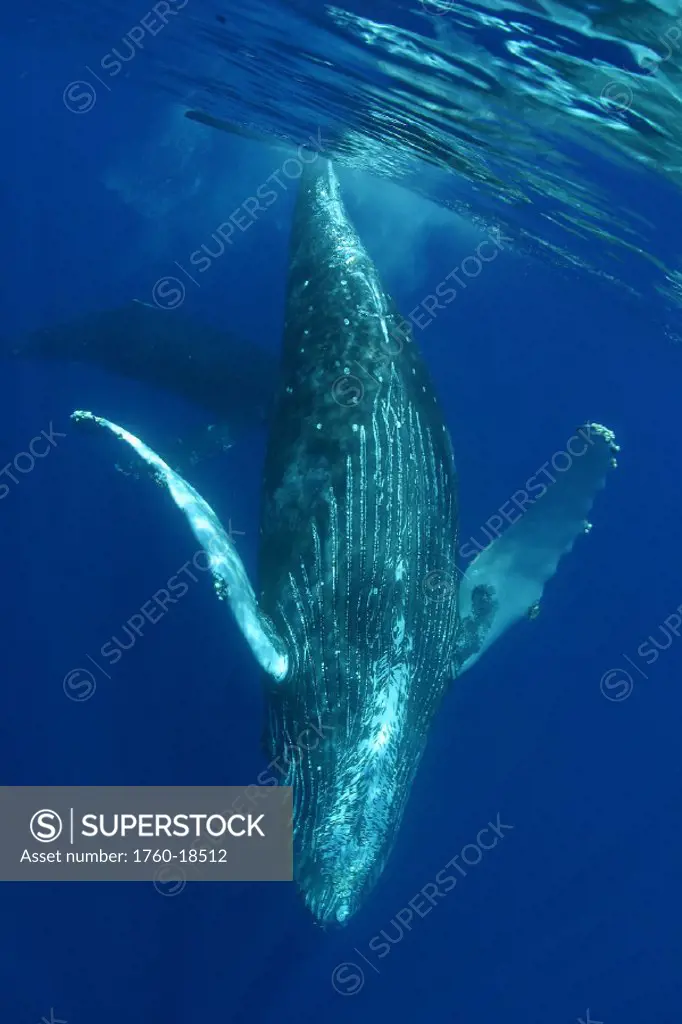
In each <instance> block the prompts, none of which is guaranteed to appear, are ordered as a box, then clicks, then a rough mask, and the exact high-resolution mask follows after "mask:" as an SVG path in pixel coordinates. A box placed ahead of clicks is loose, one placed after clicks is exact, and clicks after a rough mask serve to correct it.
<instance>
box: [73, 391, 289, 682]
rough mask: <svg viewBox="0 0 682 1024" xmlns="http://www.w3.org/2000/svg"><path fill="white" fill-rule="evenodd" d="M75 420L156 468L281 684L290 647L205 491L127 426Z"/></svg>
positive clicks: (80, 415)
mask: <svg viewBox="0 0 682 1024" xmlns="http://www.w3.org/2000/svg"><path fill="white" fill-rule="evenodd" d="M72 419H74V420H75V421H76V422H78V423H81V424H93V425H94V426H97V427H105V428H106V429H107V430H110V431H111V432H112V434H114V435H115V436H116V437H118V438H119V439H120V440H121V441H125V442H126V443H127V444H129V445H130V447H131V448H133V449H134V451H135V452H136V453H137V455H138V456H139V457H140V459H141V460H142V461H143V462H144V463H146V465H147V466H148V467H149V468H150V469H151V470H152V471H153V473H154V475H155V477H156V479H157V480H158V481H159V483H161V484H163V485H164V486H165V487H167V488H168V491H169V493H170V496H171V498H172V499H173V501H174V502H175V504H176V505H177V506H178V508H179V509H180V510H181V512H183V513H184V516H185V518H186V520H187V522H188V523H189V526H190V528H191V530H192V533H193V534H194V536H195V537H196V539H197V540H198V542H199V543H200V544H201V546H202V548H203V549H204V551H205V552H206V554H207V555H208V559H209V566H210V569H211V571H212V573H213V577H214V579H215V581H216V590H217V591H218V595H219V596H220V597H226V598H227V602H228V604H229V606H230V609H231V610H232V613H233V614H234V617H235V619H236V620H237V624H238V626H239V628H240V629H241V631H242V633H243V634H244V637H245V639H246V642H247V643H248V645H249V647H250V648H251V650H252V652H253V654H254V656H255V657H256V659H257V661H258V663H259V664H260V665H261V666H262V668H264V669H265V671H266V672H267V673H268V674H269V675H271V676H272V677H273V678H274V679H275V680H276V681H278V682H281V681H282V680H283V679H284V678H285V676H286V674H287V669H288V658H287V652H286V647H285V645H284V643H283V642H282V640H281V639H280V637H278V636H277V634H276V632H275V629H274V627H273V626H272V624H271V622H270V621H269V619H268V618H267V616H266V615H264V614H263V612H261V610H260V609H259V607H258V602H257V601H256V595H255V593H254V591H253V587H252V586H251V583H250V581H249V577H248V575H247V573H246V569H245V568H244V564H243V562H242V560H241V558H240V557H239V555H238V554H237V549H236V548H235V546H234V543H233V541H232V539H231V538H230V536H229V534H228V532H227V531H226V530H225V529H224V528H223V526H222V525H221V523H220V520H219V519H218V516H217V515H216V514H215V512H214V511H213V509H212V508H211V506H210V505H209V504H208V502H206V501H204V499H203V498H202V497H201V495H200V494H198V493H197V491H195V490H194V488H193V487H192V486H191V485H190V484H188V483H187V481H186V480H183V478H182V477H181V476H180V475H179V474H178V473H176V472H174V470H172V469H171V468H170V466H168V465H167V464H166V463H165V462H164V461H163V459H162V458H160V457H159V456H158V455H157V454H156V453H155V452H153V451H152V450H151V448H148V447H147V445H146V444H144V442H143V441H140V440H139V438H137V437H135V435H134V434H131V433H129V431H127V430H124V429H123V427H119V426H118V425H117V424H116V423H112V422H111V420H107V419H104V418H103V417H101V416H94V415H93V414H92V413H91V412H83V411H80V410H79V411H77V412H74V413H73V414H72Z"/></svg>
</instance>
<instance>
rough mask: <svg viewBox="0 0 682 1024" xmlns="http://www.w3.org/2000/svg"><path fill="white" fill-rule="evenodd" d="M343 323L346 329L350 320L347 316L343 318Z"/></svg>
mask: <svg viewBox="0 0 682 1024" xmlns="http://www.w3.org/2000/svg"><path fill="white" fill-rule="evenodd" d="M343 322H344V325H345V326H346V327H348V325H349V324H350V320H349V319H348V317H347V316H345V317H344V318H343Z"/></svg>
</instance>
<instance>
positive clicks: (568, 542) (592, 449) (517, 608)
mask: <svg viewBox="0 0 682 1024" xmlns="http://www.w3.org/2000/svg"><path fill="white" fill-rule="evenodd" d="M618 451H619V448H618V446H617V445H616V439H615V435H614V434H613V431H611V430H609V429H608V428H607V427H604V426H602V425H601V424H599V423H587V424H585V425H584V426H582V427H580V428H579V430H577V431H576V433H575V434H574V435H573V436H572V437H571V438H569V441H568V443H567V445H566V446H565V447H564V448H563V449H561V450H560V452H558V453H555V455H554V456H553V457H552V460H551V461H550V462H547V463H546V464H545V466H546V467H548V469H547V473H546V474H545V473H536V474H534V476H533V477H531V478H530V479H529V481H528V483H529V484H530V481H531V480H533V481H535V483H534V485H533V486H534V488H538V485H539V484H540V483H542V485H543V486H544V488H545V490H544V492H542V491H540V493H539V494H537V496H535V497H534V498H533V502H532V504H525V507H524V508H523V509H522V508H521V507H520V505H517V507H515V508H514V511H513V512H510V513H509V515H508V519H509V522H510V523H511V524H512V525H510V526H506V528H503V529H502V532H501V533H500V536H499V537H498V538H497V539H496V540H495V541H493V543H492V544H490V545H489V547H487V548H486V549H485V550H483V551H481V552H480V554H478V555H477V556H476V558H475V559H474V560H473V561H472V562H471V564H470V566H469V568H468V569H467V571H466V574H465V576H464V578H463V580H462V584H461V586H460V616H461V618H462V620H465V619H467V618H468V617H469V616H470V615H471V614H472V599H471V595H472V592H473V591H474V589H475V588H476V587H478V586H486V587H490V588H491V589H492V593H493V597H494V602H495V606H496V607H495V613H494V616H493V619H492V622H491V625H490V628H489V630H488V632H487V633H486V636H485V639H484V642H483V644H482V646H481V648H480V650H479V651H478V652H477V653H476V654H475V655H474V656H472V657H471V658H470V659H468V661H467V662H465V664H464V666H463V668H468V667H470V665H471V664H473V663H474V661H476V660H477V659H478V658H479V657H480V655H481V654H482V653H483V651H484V650H485V649H486V648H487V647H489V646H490V644H492V643H493V641H494V640H495V639H496V638H497V637H498V636H500V635H501V634H502V633H503V632H504V631H505V630H506V629H507V628H508V627H509V626H511V625H512V623H514V622H516V621H518V620H519V619H520V618H523V617H527V616H528V612H529V610H530V609H534V608H536V606H537V603H538V602H539V600H540V598H541V597H542V592H543V589H544V585H545V583H546V582H547V580H549V579H550V578H551V577H552V576H553V575H554V573H555V572H556V568H557V566H558V564H559V561H560V559H561V558H562V556H563V555H565V554H566V553H567V552H568V551H570V550H571V548H572V547H573V544H574V542H575V539H576V537H578V536H580V534H583V533H587V532H588V531H589V530H590V528H591V524H590V523H589V521H588V518H587V517H588V514H589V512H590V509H591V508H592V505H593V503H594V499H595V496H596V494H597V493H598V491H599V490H600V489H601V488H602V487H603V486H604V484H605V481H606V476H607V474H608V472H609V470H610V469H611V468H612V467H614V466H615V465H616V459H615V456H616V453H617V452H618ZM559 455H561V458H559ZM556 467H558V468H556ZM543 469H544V467H543ZM538 489H539V488H538ZM517 493H518V492H517ZM524 493H525V492H524ZM529 497H530V495H529ZM510 504H511V503H509V502H508V503H506V505H505V507H509V505H510ZM516 515H518V518H515V516H516ZM500 518H501V517H500Z"/></svg>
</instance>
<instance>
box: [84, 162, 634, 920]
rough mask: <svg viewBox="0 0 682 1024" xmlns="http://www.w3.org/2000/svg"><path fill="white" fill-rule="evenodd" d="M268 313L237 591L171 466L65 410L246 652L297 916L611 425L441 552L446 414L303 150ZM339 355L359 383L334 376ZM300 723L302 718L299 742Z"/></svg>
mask: <svg viewBox="0 0 682 1024" xmlns="http://www.w3.org/2000/svg"><path fill="white" fill-rule="evenodd" d="M285 316H286V320H285V327H284V341H283V352H282V363H281V370H280V374H279V379H278V384H277V395H276V401H275V408H274V412H273V416H272V419H271V423H270V429H269V437H268V445H267V454H266V463H265V472H264V478H263V490H262V502H261V509H262V511H261V524H260V551H259V580H258V587H257V590H256V589H255V588H254V586H253V585H252V583H251V581H250V580H249V577H248V575H247V572H246V570H245V568H244V565H243V563H242V561H241V559H240V557H239V555H238V553H237V551H236V548H235V546H234V544H233V542H232V540H231V538H230V536H229V532H228V531H227V530H225V529H224V527H223V526H222V525H221V523H220V521H219V519H218V517H217V515H216V514H215V512H214V511H213V509H212V508H211V507H210V506H209V505H208V503H207V502H206V501H205V500H204V499H203V498H202V497H201V495H200V494H199V493H198V492H197V491H196V490H195V489H194V487H193V486H192V485H191V484H190V483H189V482H188V481H187V480H186V479H184V478H183V477H181V476H180V475H179V474H178V473H177V472H175V471H174V470H173V469H172V468H171V467H170V466H169V465H168V464H167V463H166V462H165V461H164V460H163V459H162V458H161V457H160V456H159V455H158V454H157V453H156V452H154V451H153V450H152V449H151V448H150V447H149V446H148V445H146V444H145V443H144V441H142V440H141V439H140V438H138V437H136V436H135V435H133V434H131V433H130V432H129V431H128V430H126V429H125V428H124V427H122V426H119V425H118V424H116V423H114V422H112V421H111V420H108V419H105V418H103V417H101V416H97V415H95V414H94V413H92V412H87V411H83V410H80V411H77V412H75V413H73V417H74V419H75V420H76V421H77V422H79V423H82V424H85V425H90V426H94V427H96V428H103V429H104V430H105V431H110V432H111V433H113V434H114V435H115V436H116V437H117V438H118V439H119V440H120V441H122V442H123V443H124V444H127V445H129V446H130V447H131V448H132V449H133V450H134V451H135V453H136V454H137V456H138V457H139V459H140V460H142V463H143V464H145V465H146V466H147V467H149V469H150V470H151V472H152V473H153V475H154V476H155V477H156V479H157V480H158V481H159V482H160V483H161V484H162V485H163V487H164V488H165V489H167V491H168V493H169V494H170V497H171V498H172V500H173V501H174V503H175V505H176V506H177V507H178V508H179V509H180V510H181V511H182V513H183V514H184V516H185V518H186V520H187V523H188V525H189V526H190V528H191V529H192V531H193V533H194V535H195V537H196V538H197V540H198V541H199V543H200V544H201V545H202V546H203V548H204V549H205V550H206V552H207V554H208V557H209V560H210V566H211V570H212V572H213V575H214V578H215V581H216V589H217V590H218V593H219V596H221V597H223V598H225V599H226V602H227V604H228V605H229V607H230V609H231V611H232V613H233V614H234V617H235V619H236V621H237V623H238V626H239V628H240V630H241V632H242V634H243V636H244V638H245V640H246V642H247V644H248V645H249V646H250V648H251V650H252V652H253V655H254V657H255V658H256V660H257V662H258V664H259V665H260V666H261V668H262V670H263V676H264V692H265V723H264V739H265V748H266V751H267V754H268V756H271V757H273V758H275V759H276V760H277V761H278V762H279V763H280V764H281V765H282V767H281V773H280V774H281V779H280V781H281V782H282V783H283V784H285V785H291V786H292V787H293V794H294V873H295V879H296V882H297V884H298V887H299V889H300V891H301V893H302V896H303V899H304V901H305V904H306V905H307V907H308V908H309V910H310V911H311V912H312V914H313V915H314V917H315V919H316V920H317V921H318V922H319V923H321V924H323V925H326V924H334V925H337V924H344V923H346V922H347V921H348V920H349V918H351V916H352V915H353V914H355V913H356V912H357V911H358V909H359V907H360V906H361V905H362V904H363V902H364V901H365V900H366V898H367V896H368V894H369V893H370V891H371V889H372V888H373V886H374V885H375V884H376V882H377V880H378V878H379V876H380V875H381V872H382V870H383V869H384V866H385V865H386V862H387V859H388V857H389V855H390V853H391V850H392V848H393V846H394V843H395V841H396V835H397V833H398V829H399V825H400V822H401V818H402V816H403V813H404V810H405V806H406V802H407V800H408V796H409V792H410V788H411V784H412V781H413V779H414V777H415V773H416V771H417V768H418V765H419V762H420V759H421V757H422V754H423V752H424V749H425V744H426V742H427V738H428V733H429V727H430V725H431V723H432V721H433V719H434V716H435V715H436V713H437V712H438V710H439V707H440V705H441V703H442V701H443V699H444V696H445V694H446V691H447V690H448V688H449V686H450V683H451V682H452V680H453V679H455V678H457V677H458V676H459V675H461V673H462V672H463V671H465V670H466V669H468V668H470V667H471V665H473V664H474V663H475V662H476V661H477V659H478V658H479V657H480V655H481V654H482V653H483V652H484V650H485V649H486V648H487V647H488V646H489V645H490V644H491V643H492V642H493V641H494V640H495V639H496V638H497V637H498V636H499V635H501V634H502V633H503V632H504V631H505V630H506V629H507V628H508V627H509V626H510V625H511V624H512V623H513V622H515V621H517V620H519V619H521V618H522V617H524V616H526V615H528V614H531V615H534V613H535V610H536V609H537V602H538V601H539V599H540V597H541V595H542V592H543V588H544V586H545V583H546V582H547V580H548V579H549V578H550V577H551V576H552V575H553V574H554V571H555V569H556V567H557V564H558V562H559V560H560V558H561V557H562V555H563V554H564V553H565V552H567V551H569V550H570V548H571V547H572V546H573V543H574V541H575V539H576V538H577V537H578V536H579V535H580V534H581V533H583V532H586V530H587V528H588V526H589V524H587V521H586V516H587V514H588V512H589V510H590V508H591V506H592V503H593V499H594V497H595V494H596V492H597V491H598V490H599V489H600V488H601V487H602V486H603V484H604V481H605V478H606V476H607V474H608V472H609V469H610V467H611V466H612V465H615V458H614V453H615V451H617V446H616V445H615V439H614V435H613V434H612V432H611V431H610V430H608V429H607V428H605V427H603V426H601V425H599V424H593V423H587V424H585V426H584V427H583V428H582V431H581V432H580V433H579V435H576V436H577V437H578V436H579V437H580V438H581V439H582V440H579V442H578V443H579V445H580V448H581V450H580V453H579V454H578V452H577V451H576V450H575V449H574V448H571V451H572V453H573V455H574V456H575V457H574V458H573V459H572V462H571V465H570V467H569V468H567V469H566V471H565V472H562V473H561V474H557V477H556V479H555V482H554V483H553V484H552V485H551V486H548V487H547V488H546V493H544V494H543V496H542V497H541V498H538V500H536V501H535V503H533V504H531V505H530V507H529V508H527V509H526V510H525V513H524V514H523V515H522V516H521V517H520V518H519V519H518V520H517V521H516V522H515V523H514V524H513V525H511V526H509V528H508V529H507V530H506V531H505V532H503V533H502V534H501V535H500V536H499V537H498V539H496V540H495V541H494V542H493V543H492V544H490V545H489V546H488V547H487V548H485V549H484V550H483V551H481V552H480V553H479V554H478V556H477V557H476V558H475V559H474V560H473V561H472V562H471V564H470V565H469V566H468V567H467V568H466V571H465V572H464V571H460V570H459V569H458V567H457V562H456V549H457V525H458V489H457V477H456V472H455V463H454V457H453V450H452V445H451V441H450V436H449V433H448V429H447V426H446V424H445V422H444V419H443V415H442V413H441V410H440V407H439V404H438V401H437V399H436V396H435V393H434V388H433V386H432V383H431V380H430V378H429V374H428V370H427V367H426V365H425V363H424V362H423V360H422V357H421V355H420V352H419V350H418V346H417V344H416V342H415V340H414V339H413V337H412V335H411V332H410V329H409V327H408V326H406V324H405V321H404V320H403V319H402V318H401V316H400V314H399V312H398V310H397V308H396V307H395V305H394V303H393V301H392V300H391V299H390V297H389V296H388V295H387V294H386V292H385V291H384V289H383V287H382V285H381V282H380V279H379V276H378V273H377V270H376V268H375V266H374V264H373V262H372V260H371V259H370V257H369V255H368V253H367V252H366V250H365V248H364V246H363V244H362V242H361V240H360V238H359V236H358V234H357V232H356V230H355V228H354V227H353V225H352V224H351V223H350V221H349V218H348V216H347V214H346V212H345V209H344V205H343V201H342V197H341V192H340V187H339V183H338V179H337V177H336V174H335V171H334V169H333V168H332V166H331V164H330V163H329V162H328V161H326V160H324V159H322V158H320V159H319V160H317V161H316V162H315V163H314V164H311V165H309V166H308V167H307V168H306V171H305V174H304V177H303V179H302V181H301V184H300V189H299V195H298V197H297V204H296V210H295V214H294V222H293V227H292V236H291V243H290V263H289V278H288V287H287V302H286V314H285ZM396 338H400V344H399V345H398V344H396ZM358 363H360V364H361V365H362V366H363V367H364V368H365V369H366V370H367V372H368V378H367V380H368V386H367V387H366V388H365V389H364V393H363V394H359V393H358V392H357V390H356V392H355V393H352V389H349V388H345V389H344V388H340V385H339V382H343V381H344V380H346V379H348V378H350V377H351V376H353V373H352V371H353V367H354V366H357V364H358ZM370 381H371V383H369V382H370ZM311 727H312V729H313V730H314V731H315V733H316V734H317V736H318V738H319V739H318V740H316V742H315V743H312V744H310V745H309V746H301V745H299V744H298V743H297V741H296V738H297V737H299V736H300V735H301V733H302V731H304V730H305V729H309V728H311Z"/></svg>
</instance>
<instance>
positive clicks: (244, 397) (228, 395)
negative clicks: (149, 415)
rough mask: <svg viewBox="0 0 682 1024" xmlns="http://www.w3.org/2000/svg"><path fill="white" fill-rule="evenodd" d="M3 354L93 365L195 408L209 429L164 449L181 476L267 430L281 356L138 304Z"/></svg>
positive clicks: (183, 435) (36, 335) (42, 332)
mask: <svg viewBox="0 0 682 1024" xmlns="http://www.w3.org/2000/svg"><path fill="white" fill-rule="evenodd" d="M0 351H2V353H3V354H8V355H11V356H12V357H13V358H20V359H45V360H64V361H67V360H68V361H73V362H81V363H84V364H91V365H94V366H97V367H99V368H101V369H103V370H107V371H109V372H111V373H115V374H118V375H119V376H121V377H126V378H128V379H131V380H136V381H140V382H142V383H145V384H150V385H152V386H154V387H156V388H160V389H164V390H166V391H168V392H172V393H173V394H175V395H177V396H179V397H181V398H184V399H186V400H187V401H189V402H191V403H193V404H194V405H195V406H197V407H198V408H199V409H201V411H202V412H203V413H205V414H206V416H207V422H206V423H205V424H204V425H201V426H200V427H198V428H196V429H194V430H192V431H189V432H186V431H184V432H178V433H177V434H176V436H174V437H172V438H171V437H168V438H166V439H165V441H164V455H165V457H166V458H167V459H169V460H170V461H171V462H172V465H173V467H174V468H175V469H178V470H179V471H183V470H187V469H189V468H190V467H191V466H192V465H195V464H196V462H198V461H199V460H200V459H202V458H204V457H209V456H211V455H213V454H217V453H219V452H220V451H223V450H224V449H225V448H226V447H229V446H230V445H231V443H232V440H233V439H234V438H235V437H236V436H238V435H239V434H240V433H241V432H243V431H245V430H248V429H249V428H251V427H254V426H262V425H263V424H265V423H266V422H267V418H268V416H269V414H270V408H271V406H272V397H273V395H274V391H275V381H276V375H277V357H276V355H275V354H274V353H270V352H268V351H267V350H265V349H263V348H261V347H259V346H258V345H255V344H253V343H249V342H244V341H242V340H241V339H238V338H235V337H233V336H232V335H230V334H227V333H225V332H223V331H220V330H216V329H215V328H213V327H210V326H208V325H206V324H202V323H201V322H199V321H197V320H195V319H192V318H190V317H188V316H185V315H184V314H183V313H182V311H181V310H179V309H178V310H166V309H161V308H158V307H156V306H152V305H150V304H147V303H144V302H139V301H133V302H130V303H128V304H127V305H126V306H122V307H120V308H118V309H111V310H104V311H98V312H93V313H86V314H84V315H82V316H80V317H78V318H76V319H74V320H71V321H69V322H67V323H63V324H57V325H56V326H51V327H44V328H41V329H39V330H36V331H31V332H30V333H28V334H26V335H23V336H22V337H20V338H18V339H16V340H14V341H12V342H11V343H9V344H8V343H6V344H5V345H4V346H3V348H2V350H0Z"/></svg>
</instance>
